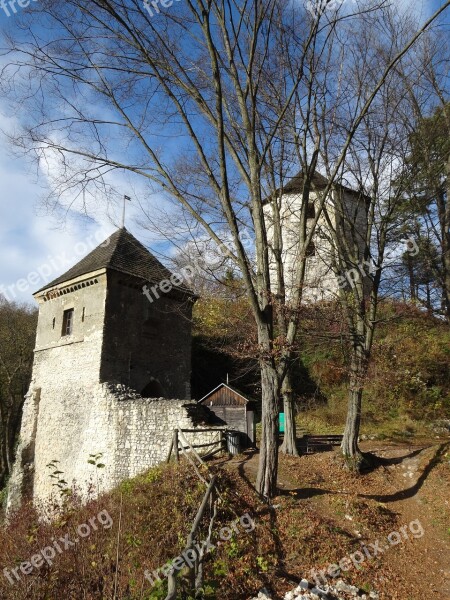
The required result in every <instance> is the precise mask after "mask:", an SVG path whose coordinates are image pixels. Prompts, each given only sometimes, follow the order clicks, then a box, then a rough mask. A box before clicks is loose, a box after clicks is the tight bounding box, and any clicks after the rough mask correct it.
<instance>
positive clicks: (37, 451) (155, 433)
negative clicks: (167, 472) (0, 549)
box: [8, 383, 219, 511]
mask: <svg viewBox="0 0 450 600" xmlns="http://www.w3.org/2000/svg"><path fill="white" fill-rule="evenodd" d="M68 392H69V390H68V389H66V390H64V388H62V389H61V388H59V389H58V391H56V390H51V391H50V390H49V389H48V388H47V390H46V392H45V393H44V391H43V390H41V392H40V399H39V405H38V406H39V418H37V409H36V394H35V393H30V394H29V395H28V396H27V400H26V403H25V408H24V417H23V425H22V430H21V439H20V444H19V448H18V454H17V457H18V460H16V464H15V467H14V472H13V476H12V479H11V486H10V492H9V497H8V510H9V511H11V510H14V508H15V507H17V506H19V504H20V502H21V500H22V498H23V497H24V495H26V492H27V491H28V492H29V491H30V489H31V490H32V498H33V501H34V502H35V504H39V503H41V502H45V501H46V500H48V499H49V498H50V497H52V495H53V496H55V495H56V496H57V491H55V488H54V487H53V486H52V484H53V480H52V478H51V477H50V475H51V470H50V469H48V468H47V467H46V465H48V464H49V463H50V462H51V461H53V460H58V461H59V463H58V469H59V470H60V471H62V472H63V475H61V477H63V478H64V479H65V480H66V481H67V482H68V484H69V485H71V486H72V485H73V486H75V487H76V488H77V489H78V491H79V493H80V494H81V495H82V496H83V497H84V498H87V497H88V496H89V495H90V494H91V495H94V496H95V495H96V494H97V493H99V492H100V493H101V492H102V491H107V490H109V489H111V488H112V487H114V486H115V485H117V484H118V483H120V482H121V481H123V480H124V479H126V478H129V477H133V476H135V475H137V474H139V473H141V472H143V471H145V470H146V469H148V468H150V467H152V466H154V465H156V464H158V463H160V462H162V461H164V460H165V459H166V458H167V454H168V450H169V446H170V442H171V436H172V432H173V429H174V428H176V427H181V428H187V429H192V428H194V424H193V422H192V419H191V418H190V417H189V416H188V411H187V409H186V408H185V406H186V405H187V404H188V402H187V401H186V400H166V399H152V398H142V397H141V396H139V395H138V394H136V393H134V392H133V391H131V390H129V389H127V388H125V386H122V385H111V384H100V383H99V384H92V385H91V386H86V387H84V388H83V389H78V390H74V389H71V390H70V394H69V393H68ZM194 404H195V403H194ZM203 428H204V427H203ZM218 435H219V434H218V432H202V431H199V432H198V433H194V434H186V437H187V438H188V440H189V441H190V442H192V443H209V442H211V441H214V440H216V439H218ZM207 450H208V448H206V449H205V451H207ZM24 451H25V453H27V452H28V455H27V460H28V462H27V463H23V461H21V460H20V459H19V458H20V456H22V454H23V452H24ZM99 453H101V454H102V458H101V462H102V463H104V464H105V468H104V469H101V470H99V469H96V468H95V466H93V465H91V464H89V463H88V460H89V456H90V455H91V454H99ZM30 474H31V475H30ZM30 480H31V486H30Z"/></svg>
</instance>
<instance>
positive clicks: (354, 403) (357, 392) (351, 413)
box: [341, 373, 363, 472]
mask: <svg viewBox="0 0 450 600" xmlns="http://www.w3.org/2000/svg"><path fill="white" fill-rule="evenodd" d="M362 393H363V387H362V385H361V378H360V377H358V375H357V374H356V373H355V374H354V375H352V377H351V381H350V389H349V395H348V411H347V422H346V424H345V431H344V439H343V440H342V445H341V450H342V454H343V455H344V458H345V459H346V462H347V465H348V467H349V469H350V470H351V471H356V472H359V471H360V470H361V466H362V462H363V455H362V453H361V451H360V449H359V447H358V437H359V429H360V426H361V406H362Z"/></svg>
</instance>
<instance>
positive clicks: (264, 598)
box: [252, 588, 272, 600]
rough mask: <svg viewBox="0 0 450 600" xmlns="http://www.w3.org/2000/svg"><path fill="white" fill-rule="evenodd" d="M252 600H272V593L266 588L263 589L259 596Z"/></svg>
mask: <svg viewBox="0 0 450 600" xmlns="http://www.w3.org/2000/svg"><path fill="white" fill-rule="evenodd" d="M252 600H272V596H271V595H270V592H268V590H266V588H263V589H262V590H260V591H259V593H258V595H257V596H255V598H252Z"/></svg>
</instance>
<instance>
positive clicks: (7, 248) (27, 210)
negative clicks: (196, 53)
mask: <svg viewBox="0 0 450 600" xmlns="http://www.w3.org/2000/svg"><path fill="white" fill-rule="evenodd" d="M402 4H404V5H408V6H410V7H413V9H414V10H416V11H417V10H420V5H421V3H420V2H410V1H409V0H402ZM440 4H441V0H431V1H427V2H425V3H424V4H423V9H424V11H425V12H426V13H431V12H432V11H433V10H434V9H436V8H437V7H438V6H439V5H440ZM424 16H425V15H424V14H423V12H422V18H423V17H424ZM10 18H14V16H11V17H10ZM5 19H7V17H6V16H5V14H4V13H3V12H2V11H1V9H0V26H1V25H2V23H4V22H5ZM421 20H422V19H421ZM17 123H18V117H16V116H12V115H10V114H9V112H8V108H7V105H6V103H5V102H4V101H3V99H2V98H1V97H0V239H1V244H2V246H1V261H0V286H3V293H6V296H7V297H8V298H9V299H11V300H18V301H22V302H29V303H32V302H34V301H33V298H32V292H33V291H35V290H36V289H38V288H40V287H42V286H43V285H44V284H45V283H46V282H47V281H49V280H51V279H53V278H55V277H57V276H58V275H59V274H60V273H62V272H64V271H65V270H67V269H68V268H69V267H70V266H71V264H74V263H75V262H77V261H78V260H80V259H81V258H82V256H83V254H85V253H87V252H88V251H89V250H91V249H92V248H93V247H94V246H95V245H96V244H97V243H100V241H102V239H104V238H105V237H107V235H109V234H111V233H112V232H113V231H114V230H115V229H116V227H117V226H118V225H119V224H120V220H121V214H120V213H121V210H120V208H119V207H116V208H115V209H112V210H111V211H110V212H109V214H107V213H106V212H105V211H103V212H102V210H97V211H96V214H95V218H86V217H85V216H83V215H81V214H79V213H76V212H72V213H68V214H67V217H66V219H65V222H64V224H61V223H59V222H58V220H57V219H56V218H55V217H54V216H53V215H51V214H47V213H46V212H45V211H44V210H43V209H42V199H43V198H44V197H45V195H46V192H47V191H48V187H47V185H48V182H47V179H46V176H45V173H42V172H41V173H37V172H36V169H35V167H33V166H32V165H31V164H30V163H28V162H27V161H26V160H24V159H23V158H20V159H19V158H16V157H14V156H13V155H12V151H11V148H10V146H9V145H8V141H7V139H6V137H5V136H4V135H3V134H2V131H4V132H7V131H12V130H14V128H15V126H16V125H17ZM114 183H115V184H116V189H117V191H118V193H119V194H124V193H128V194H129V195H132V196H133V193H130V191H129V190H130V188H129V185H130V184H129V182H127V181H126V180H125V179H124V180H116V181H115V182H114ZM133 191H136V190H135V189H133ZM138 193H139V190H138ZM136 204H137V203H136V202H134V203H133V202H132V203H131V205H128V206H127V209H128V218H127V227H128V229H130V230H131V231H132V232H133V233H134V234H135V235H136V236H137V237H138V238H140V239H141V240H142V241H143V242H144V243H145V242H150V244H151V242H152V240H151V238H150V237H149V234H148V232H144V231H143V230H141V229H140V228H139V227H138V226H136V225H135V224H134V222H135V218H134V217H135V216H137V214H138V213H137V210H138V209H137V206H136ZM94 236H95V237H94ZM153 241H155V240H153ZM77 244H78V245H77ZM83 244H84V246H83ZM155 247H157V244H156V243H155ZM83 249H84V250H85V251H84V252H83ZM159 249H161V245H159ZM36 274H37V275H36ZM23 280H26V283H24V281H23ZM30 280H31V281H30ZM8 288H9V289H8ZM1 291H2V287H0V292H1Z"/></svg>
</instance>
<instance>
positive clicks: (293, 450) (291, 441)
mask: <svg viewBox="0 0 450 600" xmlns="http://www.w3.org/2000/svg"><path fill="white" fill-rule="evenodd" d="M281 393H282V395H283V408H284V440H283V444H282V446H281V448H280V451H281V452H283V454H289V455H291V456H298V450H297V432H296V426H295V407H294V394H293V393H292V377H291V372H290V367H289V368H288V371H287V373H286V377H285V378H284V381H283V385H282V388H281Z"/></svg>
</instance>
